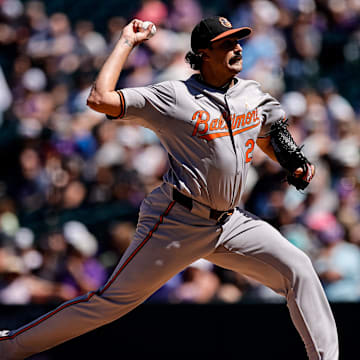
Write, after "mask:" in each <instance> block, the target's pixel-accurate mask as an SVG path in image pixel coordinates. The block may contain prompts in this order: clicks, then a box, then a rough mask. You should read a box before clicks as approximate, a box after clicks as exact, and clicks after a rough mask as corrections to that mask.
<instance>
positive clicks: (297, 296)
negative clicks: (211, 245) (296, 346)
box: [207, 210, 339, 360]
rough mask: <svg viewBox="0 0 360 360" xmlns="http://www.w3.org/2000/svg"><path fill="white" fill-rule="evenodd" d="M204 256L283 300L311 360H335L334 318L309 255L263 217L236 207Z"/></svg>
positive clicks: (335, 335) (335, 334) (336, 353)
mask: <svg viewBox="0 0 360 360" xmlns="http://www.w3.org/2000/svg"><path fill="white" fill-rule="evenodd" d="M207 259H208V260H210V261H212V262H214V263H216V264H217V265H219V266H222V267H225V268H228V269H232V270H234V271H237V272H239V273H242V274H244V275H247V276H250V277H252V278H254V279H256V280H258V281H259V282H261V283H263V284H264V285H266V286H268V287H270V288H272V289H273V290H274V291H276V292H277V293H279V294H281V295H283V296H285V297H286V299H287V305H288V308H289V310H290V315H291V319H292V321H293V323H294V325H295V327H296V328H297V330H298V332H299V333H300V335H301V337H302V339H303V341H304V344H305V347H306V351H307V354H308V357H309V359H311V360H320V359H321V360H337V359H338V356H339V355H338V338H337V330H336V325H335V321H334V318H333V315H332V312H331V309H330V306H329V303H328V301H327V299H326V297H325V293H324V291H323V288H322V286H321V283H320V281H319V278H318V276H317V274H316V272H315V271H314V269H313V266H312V264H311V261H310V259H309V258H308V256H307V255H306V254H305V253H303V252H302V251H301V250H299V249H298V248H296V247H295V246H293V245H292V244H291V243H290V242H289V241H287V240H286V239H285V238H284V237H283V236H282V235H281V234H280V233H279V232H278V231H277V230H276V229H274V228H273V227H272V226H271V225H269V224H267V223H266V222H264V221H262V220H260V219H258V218H256V217H253V216H252V215H250V214H248V213H245V212H243V211H239V210H238V211H236V213H235V214H234V215H233V216H232V218H231V220H230V221H229V222H228V223H226V224H225V226H224V231H223V234H222V235H221V246H219V248H218V249H217V251H216V252H215V253H214V254H211V255H210V256H208V257H207Z"/></svg>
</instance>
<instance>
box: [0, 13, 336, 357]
mask: <svg viewBox="0 0 360 360" xmlns="http://www.w3.org/2000/svg"><path fill="white" fill-rule="evenodd" d="M251 31H252V30H251V29H250V28H248V27H243V28H233V27H232V25H231V23H230V22H229V21H228V20H227V19H226V18H224V17H218V16H215V17H210V18H206V19H203V20H202V21H201V22H200V23H199V24H197V25H196V26H195V28H194V30H193V31H192V34H191V49H192V51H190V52H189V53H188V54H187V56H186V58H187V61H188V62H189V63H190V65H191V66H192V67H193V68H194V69H195V70H199V72H198V74H195V75H193V76H191V77H190V78H189V79H188V80H186V81H166V82H162V83H159V84H155V85H152V86H146V87H138V88H126V89H121V90H115V86H116V83H117V80H118V78H119V76H120V74H121V71H122V68H123V65H124V63H125V61H126V59H127V57H128V56H129V54H130V52H131V51H132V49H133V48H134V47H135V46H136V45H138V44H140V43H141V42H143V41H145V40H146V39H147V38H148V37H149V36H151V34H152V33H154V28H153V27H152V26H151V25H150V26H148V27H146V26H143V22H142V21H140V20H133V21H132V22H131V23H130V24H128V25H127V26H126V27H125V28H124V29H123V33H122V36H121V38H120V39H119V41H118V42H117V44H116V46H115V48H114V50H113V51H112V53H111V54H110V56H109V57H108V59H107V61H106V62H105V64H104V65H103V67H102V69H101V71H100V73H99V75H98V77H97V79H96V82H95V83H94V86H93V88H92V91H91V93H90V96H89V98H88V106H89V107H90V108H92V109H94V110H96V111H98V112H101V113H104V114H106V115H107V116H108V117H109V118H110V119H126V120H131V121H133V123H134V124H140V125H142V126H146V127H148V128H149V129H151V130H153V131H154V132H155V133H156V134H157V136H158V137H159V139H160V140H161V142H162V144H163V145H164V147H165V148H166V150H167V152H168V155H169V164H170V166H169V170H168V172H167V174H166V175H165V176H164V179H163V183H162V185H161V186H160V187H158V188H156V189H155V190H154V191H153V192H152V193H151V194H149V195H148V196H147V197H146V198H145V199H144V201H143V202H142V205H141V207H140V214H139V222H138V226H137V230H136V234H135V236H134V239H133V241H132V243H131V245H130V246H129V248H128V249H127V251H126V253H125V254H124V256H123V257H122V258H121V259H120V262H119V264H118V266H117V268H116V270H115V271H114V273H113V274H112V276H111V277H110V278H109V280H108V282H107V283H106V284H105V285H104V286H103V287H102V288H100V289H98V290H97V291H92V292H89V293H87V294H85V295H83V296H81V297H78V298H76V299H74V300H72V301H69V302H66V303H64V304H62V305H61V306H59V307H58V308H56V309H55V310H53V311H51V312H49V313H47V314H45V315H44V316H41V317H40V318H38V319H36V320H34V321H33V322H31V323H29V324H27V325H25V326H23V327H21V328H19V329H16V330H12V331H3V332H2V335H3V336H2V337H1V338H0V358H1V359H2V360H5V359H6V360H10V359H11V360H15V359H24V358H26V357H27V356H30V355H31V354H34V353H37V352H40V351H44V350H46V349H49V348H51V347H53V346H55V345H57V344H60V343H62V342H64V341H67V340H69V339H71V338H74V337H76V336H79V335H81V334H83V333H86V332H88V331H90V330H93V329H95V328H97V327H99V326H102V325H104V324H107V323H109V322H111V321H114V320H115V319H118V318H120V317H121V316H123V315H124V314H126V313H127V312H129V311H131V310H132V309H134V308H135V307H136V306H138V305H139V304H141V303H142V302H143V301H144V300H145V299H147V298H148V297H149V296H150V295H151V294H152V293H154V292H155V291H156V290H157V289H159V288H160V287H161V286H162V285H163V284H164V283H165V282H166V281H167V280H169V279H170V278H171V277H173V276H174V275H175V274H176V273H178V272H179V271H181V270H183V269H184V268H185V267H187V266H188V265H189V264H191V263H192V262H193V261H195V260H197V259H199V258H205V259H207V260H209V261H211V262H213V263H214V264H216V265H218V266H221V267H224V268H227V269H231V270H234V271H237V272H240V273H242V274H244V275H246V276H249V277H252V278H253V279H256V280H257V281H259V282H261V283H262V284H264V285H266V286H268V287H270V288H271V289H273V290H274V291H276V292H277V293H278V294H281V295H283V296H284V297H285V298H286V300H287V306H288V308H289V312H290V316H291V319H292V321H293V323H294V325H295V327H296V329H297V330H298V332H299V334H300V335H301V337H302V340H303V342H304V344H305V348H306V351H307V354H308V358H309V359H310V360H337V359H338V339H337V330H336V325H335V322H334V318H333V315H332V312H331V309H330V307H329V304H328V301H327V299H326V297H325V295H324V291H323V289H322V287H321V284H320V281H319V279H318V276H317V274H316V273H315V271H314V269H313V266H312V264H311V261H310V260H309V258H308V257H307V256H306V255H305V254H304V253H303V252H302V251H301V250H299V249H298V248H296V247H294V246H293V245H292V244H291V243H290V242H289V241H287V240H286V239H285V238H284V237H283V236H282V235H281V234H280V233H279V232H278V231H277V230H276V229H274V228H273V227H272V226H270V225H269V224H268V223H266V222H264V221H263V220H261V219H259V218H257V217H256V216H254V215H252V214H250V213H248V212H246V211H245V210H244V209H242V208H241V206H240V204H241V195H242V192H243V189H244V185H245V182H246V176H247V173H248V170H249V167H250V166H251V161H252V156H253V151H254V148H255V144H257V145H258V146H259V147H260V148H261V149H262V150H263V151H264V152H265V153H266V154H267V155H268V156H269V157H271V158H272V159H273V160H275V161H278V162H279V163H280V165H281V166H282V167H284V168H285V169H286V170H287V171H288V178H287V179H288V181H289V183H291V184H292V185H294V186H295V187H296V188H297V189H304V188H305V187H306V186H307V185H308V184H309V182H310V181H311V178H312V176H313V175H314V166H313V165H312V164H310V163H309V161H308V160H307V159H306V158H305V156H304V155H303V153H302V152H301V150H300V149H299V147H298V146H297V145H296V143H295V142H294V140H293V138H292V136H291V134H290V133H289V132H288V130H287V123H286V115H285V113H284V111H283V109H282V107H281V105H280V104H279V102H278V101H277V100H276V99H274V98H273V97H272V96H270V95H269V94H267V93H264V92H263V91H262V90H261V88H260V86H259V84H258V83H257V82H255V81H250V80H243V79H241V78H239V77H237V76H236V75H237V74H238V73H239V72H240V71H241V70H242V48H241V46H240V44H239V39H242V38H244V37H246V36H249V35H250V34H251ZM109 121H114V120H109ZM175 241H176V246H173V245H174V242H175ZM290 356H291V355H290V354H289V358H290Z"/></svg>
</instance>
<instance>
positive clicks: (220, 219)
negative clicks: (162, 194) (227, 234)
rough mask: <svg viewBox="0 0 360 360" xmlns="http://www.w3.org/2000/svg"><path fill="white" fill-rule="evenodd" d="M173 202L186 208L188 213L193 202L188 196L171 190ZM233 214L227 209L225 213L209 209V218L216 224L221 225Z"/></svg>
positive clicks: (231, 210)
mask: <svg viewBox="0 0 360 360" xmlns="http://www.w3.org/2000/svg"><path fill="white" fill-rule="evenodd" d="M173 200H175V201H176V202H178V203H179V204H180V205H182V206H184V207H186V208H187V209H188V210H189V211H191V210H192V207H193V200H192V199H191V198H189V197H188V196H186V195H184V194H182V193H181V192H179V191H178V190H176V189H175V188H174V189H173ZM233 213H234V209H229V210H225V211H221V210H215V209H210V215H209V218H210V219H213V220H216V222H217V223H220V224H223V223H224V222H225V221H226V220H227V219H228V218H229V217H230V216H231V215H232V214H233Z"/></svg>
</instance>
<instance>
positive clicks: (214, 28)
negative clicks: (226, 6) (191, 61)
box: [191, 16, 252, 52]
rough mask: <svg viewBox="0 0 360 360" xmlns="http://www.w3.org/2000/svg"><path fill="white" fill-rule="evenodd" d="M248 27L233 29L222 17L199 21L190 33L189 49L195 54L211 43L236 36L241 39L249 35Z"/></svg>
mask: <svg viewBox="0 0 360 360" xmlns="http://www.w3.org/2000/svg"><path fill="white" fill-rule="evenodd" d="M251 32H252V30H251V28H249V27H241V28H233V26H232V24H231V22H230V21H229V20H228V19H226V18H225V17H222V16H211V17H208V18H205V19H203V20H201V21H200V22H199V23H198V24H197V25H196V26H195V27H194V29H193V31H192V33H191V49H192V50H193V51H194V52H197V51H198V50H199V49H204V48H208V47H209V46H210V45H211V43H212V42H214V41H216V40H220V39H223V38H226V37H228V36H235V35H236V36H237V38H238V39H242V38H244V37H247V36H249V35H250V34H251Z"/></svg>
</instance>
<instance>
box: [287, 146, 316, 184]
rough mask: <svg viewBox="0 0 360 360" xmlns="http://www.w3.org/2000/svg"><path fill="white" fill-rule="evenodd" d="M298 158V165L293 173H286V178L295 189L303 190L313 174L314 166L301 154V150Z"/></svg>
mask: <svg viewBox="0 0 360 360" xmlns="http://www.w3.org/2000/svg"><path fill="white" fill-rule="evenodd" d="M301 157H303V159H301ZM299 160H301V162H300V161H299V166H298V167H297V169H296V170H295V171H294V172H293V173H290V174H289V175H287V177H286V180H287V182H288V183H289V184H290V185H294V186H295V187H296V189H297V190H304V189H305V188H306V187H307V186H308V185H309V183H310V181H311V179H312V178H313V177H314V175H315V167H314V165H312V164H311V163H310V162H309V161H308V160H307V159H306V158H305V156H303V154H302V153H301V151H300V154H299Z"/></svg>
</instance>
